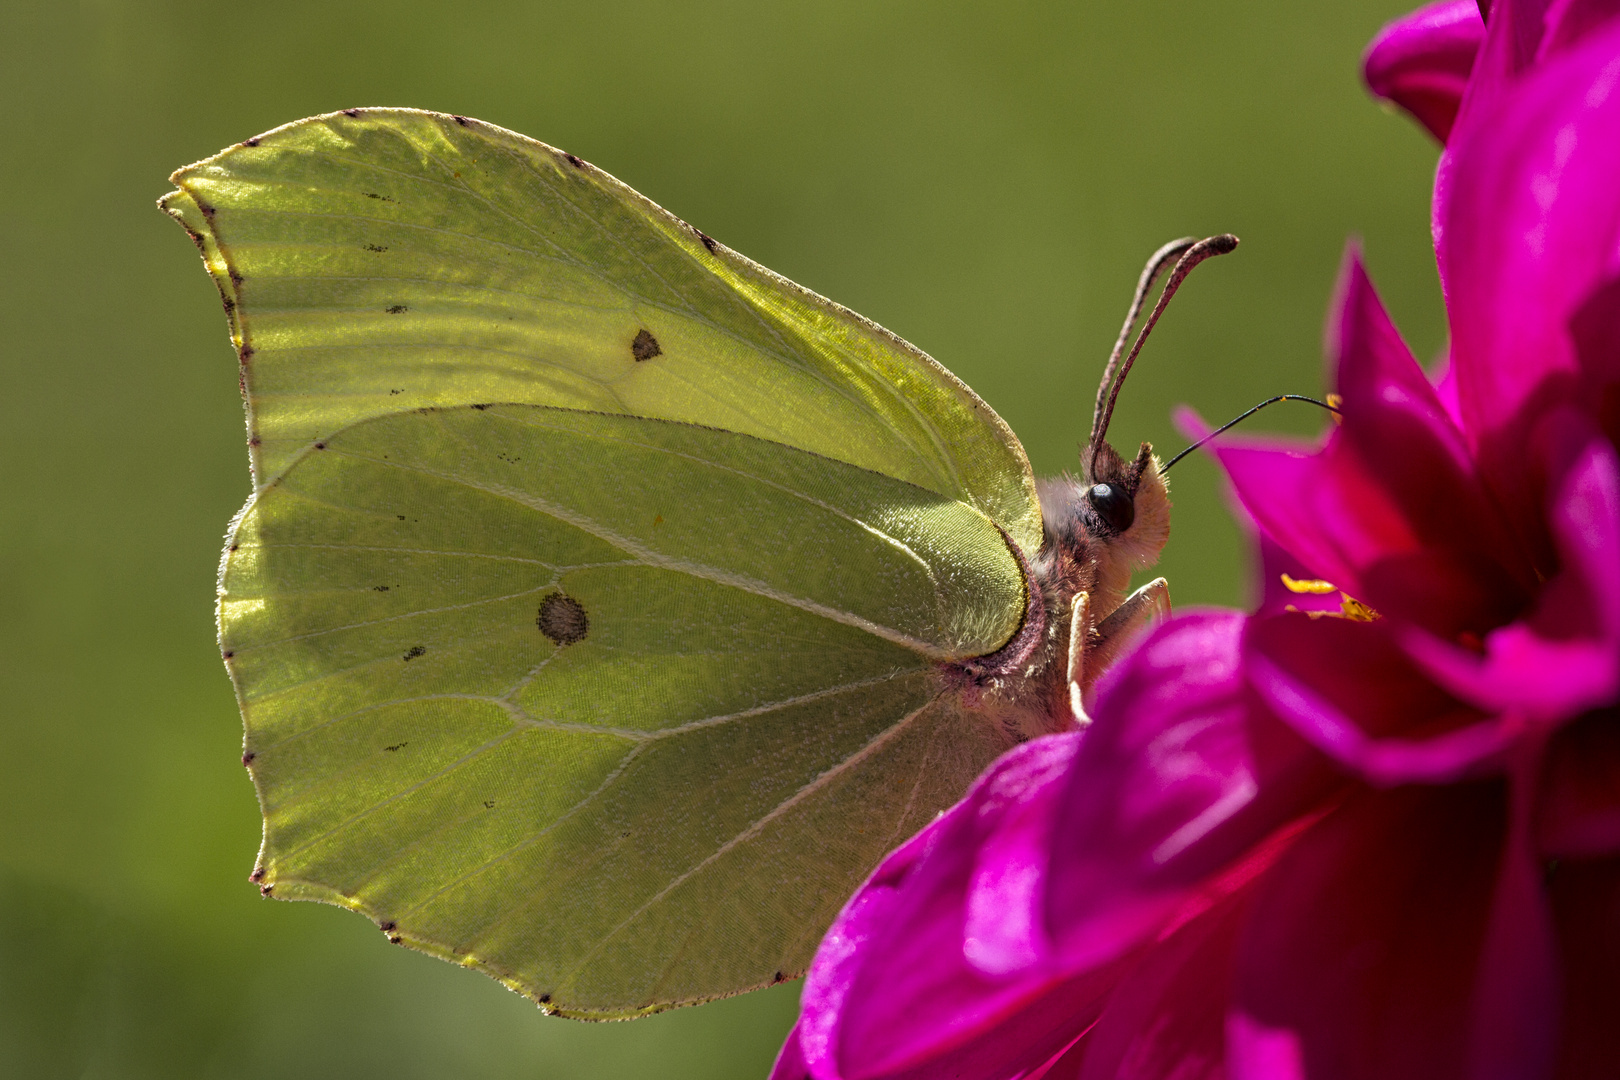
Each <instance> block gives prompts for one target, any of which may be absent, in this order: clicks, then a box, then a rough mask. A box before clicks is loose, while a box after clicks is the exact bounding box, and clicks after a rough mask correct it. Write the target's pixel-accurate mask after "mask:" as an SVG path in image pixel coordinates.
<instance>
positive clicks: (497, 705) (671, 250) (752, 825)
mask: <svg viewBox="0 0 1620 1080" xmlns="http://www.w3.org/2000/svg"><path fill="white" fill-rule="evenodd" d="M174 180H175V182H176V184H178V185H179V190H177V191H176V192H173V193H171V194H170V195H169V196H168V197H166V198H165V199H164V200H163V206H164V208H165V209H166V210H167V211H168V212H169V213H171V214H172V215H174V216H175V217H176V218H177V219H179V220H180V222H181V223H182V224H183V225H184V226H185V227H186V228H187V230H188V231H189V232H190V233H191V234H192V236H193V239H194V240H196V242H197V243H198V245H199V247H200V248H201V249H202V251H203V255H204V259H205V262H206V264H207V266H208V268H209V270H210V272H211V273H212V274H213V276H214V279H215V281H216V283H217V284H218V285H219V288H220V290H221V294H222V296H223V297H224V301H225V306H226V311H227V315H228V317H229V319H230V323H231V329H232V335H233V338H234V340H235V342H236V344H237V347H238V350H239V353H240V356H241V360H242V373H241V377H242V385H243V390H244V394H245V396H246V398H247V404H248V424H249V432H250V435H251V439H250V445H251V447H252V460H253V465H254V479H255V484H256V487H257V488H258V494H257V495H256V497H255V499H254V501H253V502H252V503H250V505H249V507H248V508H247V509H246V510H245V511H244V513H243V516H242V517H241V519H240V520H239V522H238V525H237V527H236V529H235V530H234V532H233V539H232V544H231V550H230V551H229V552H228V553H227V557H226V561H225V564H224V568H223V572H222V582H221V586H222V588H221V592H222V596H221V605H220V627H221V638H222V643H223V647H224V649H225V651H226V654H227V660H228V662H229V664H230V666H231V670H232V675H233V678H234V679H235V681H236V684H237V689H238V695H239V698H240V700H241V702H242V708H243V714H244V718H245V720H246V725H247V751H248V754H249V755H250V756H251V761H252V768H253V771H254V778H255V782H256V783H257V785H258V787H259V791H260V796H261V799H262V801H263V804H264V810H265V822H266V825H265V844H264V849H263V852H262V854H261V863H260V867H259V869H258V871H256V876H257V877H258V878H259V879H260V880H261V882H262V884H263V885H264V886H265V887H266V888H267V889H269V890H270V891H272V892H273V894H274V895H280V896H304V897H309V898H317V899H323V900H328V901H332V902H336V903H341V904H344V905H346V906H350V907H353V908H355V909H358V910H361V911H363V912H365V913H367V914H369V915H370V916H372V917H373V918H374V919H376V920H377V921H378V922H379V924H381V925H383V926H384V928H385V929H387V930H388V931H389V933H390V934H391V935H393V936H395V937H398V938H400V939H401V940H403V941H404V942H406V943H408V944H412V945H415V946H417V947H419V948H423V949H426V950H428V951H431V952H436V953H439V954H441V955H444V956H446V957H449V958H452V959H457V960H459V961H461V962H463V963H467V964H469V965H472V966H477V967H480V968H482V969H484V970H486V971H488V972H490V973H491V974H494V975H496V976H497V977H499V978H502V979H503V980H504V981H506V982H507V983H508V984H509V985H511V986H513V987H514V988H516V989H519V990H521V991H522V992H524V993H526V994H529V995H530V996H532V997H535V998H536V999H539V1000H541V1001H542V1002H543V1003H545V1004H547V1005H548V1007H552V1008H554V1009H556V1010H558V1011H562V1012H569V1013H572V1014H575V1015H586V1016H601V1017H612V1016H625V1015H633V1014H635V1013H637V1012H642V1011H647V1010H650V1009H654V1008H658V1007H662V1006H665V1005H668V1004H676V1003H681V1002H687V1001H697V1000H703V999H706V998H710V997H714V996H718V995H721V994H726V993H734V992H737V991H739V990H744V989H748V988H751V987H753V986H758V985H763V984H765V983H768V982H770V981H772V980H773V979H776V978H779V977H784V976H792V975H796V974H798V973H800V972H801V971H802V970H803V968H804V966H805V965H806V963H807V962H808V959H809V957H810V955H811V953H812V951H813V949H814V946H815V944H816V941H817V939H818V938H819V936H820V934H821V932H822V930H823V929H824V928H825V926H826V924H827V923H828V921H830V919H831V917H832V916H833V914H834V913H835V912H836V910H837V907H838V906H839V904H841V903H842V901H843V899H844V898H845V897H846V896H847V895H848V893H849V891H850V890H851V888H853V886H854V885H855V884H856V883H857V882H858V881H859V880H860V878H861V877H862V876H863V875H864V874H865V873H866V872H867V871H868V870H869V868H870V867H871V866H872V865H873V864H874V863H875V861H876V860H877V859H878V858H879V857H880V856H881V854H882V853H883V852H884V851H885V850H887V848H889V847H891V846H892V845H893V844H894V843H895V842H897V841H898V840H899V839H901V838H903V837H904V836H906V835H908V834H909V833H911V832H913V831H914V830H915V829H916V828H917V827H918V826H919V825H921V824H922V823H924V822H926V821H927V820H928V819H929V817H930V816H931V815H932V814H933V813H934V812H936V811H937V810H938V809H940V808H942V807H943V806H945V805H947V804H948V803H949V802H950V801H951V800H952V799H953V798H954V797H955V796H956V795H957V794H959V793H960V791H961V790H962V788H963V787H965V785H966V783H967V782H968V781H969V780H970V779H971V778H972V776H974V775H975V774H976V773H977V771H978V770H979V769H980V768H981V767H982V766H983V765H984V764H985V762H986V761H988V760H989V757H990V755H991V754H993V753H994V752H995V750H996V749H997V748H998V746H999V744H998V742H997V740H996V739H995V738H993V737H992V735H991V733H990V732H989V731H988V730H987V729H986V727H985V725H984V724H983V723H982V722H981V721H980V720H978V719H976V718H974V717H972V716H969V715H966V714H964V712H963V711H962V710H961V708H960V707H959V706H958V703H957V699H956V696H955V695H954V694H953V693H951V692H949V691H947V690H945V689H944V688H943V686H942V682H941V679H940V676H939V675H938V674H937V669H936V667H935V665H936V664H937V663H939V662H940V661H952V660H962V659H967V658H970V657H974V656H979V655H984V654H986V653H990V652H993V651H995V650H996V649H998V648H1000V647H1001V646H1002V645H1003V644H1005V643H1006V642H1007V641H1008V640H1009V639H1010V638H1011V637H1012V636H1013V634H1014V633H1015V632H1016V631H1017V630H1018V629H1019V627H1020V625H1021V621H1022V619H1023V617H1024V613H1025V609H1026V604H1027V603H1028V601H1029V596H1028V594H1027V591H1026V588H1025V584H1024V577H1023V574H1022V572H1021V571H1020V568H1019V564H1018V554H1017V551H1016V550H1015V548H1022V549H1023V550H1025V551H1033V550H1034V549H1035V547H1036V546H1037V545H1038V543H1039V539H1040V513H1039V508H1038V504H1037V502H1036V500H1035V496H1034V489H1033V483H1032V481H1031V478H1030V473H1029V468H1028V463H1027V461H1026V460H1025V458H1024V454H1023V451H1022V449H1021V448H1020V447H1019V445H1018V443H1017V441H1016V439H1014V438H1013V436H1012V434H1011V433H1010V432H1009V431H1008V430H1007V429H1006V427H1005V425H1003V424H1002V423H1001V421H1000V420H999V419H998V418H997V417H996V416H995V415H994V413H993V412H991V411H990V409H989V408H988V407H987V406H986V405H984V403H983V402H981V401H980V400H979V399H978V398H977V397H975V396H974V395H973V393H972V392H971V391H970V390H968V389H967V387H965V386H964V385H962V384H961V383H960V382H959V381H957V380H956V379H955V378H954V377H953V376H951V375H950V374H949V373H948V372H946V371H945V370H944V369H943V368H941V367H939V365H937V364H935V363H934V362H933V361H932V360H930V359H928V358H927V357H926V356H923V355H922V354H921V353H919V352H917V351H916V350H915V349H913V348H911V347H910V346H909V345H906V344H905V343H904V342H901V341H900V340H899V339H897V338H895V337H893V336H892V335H890V334H888V333H887V332H886V331H883V330H882V329H880V328H878V327H876V326H874V325H873V324H871V323H869V322H867V321H865V320H864V319H861V318H860V317H859V316H856V315H854V314H852V313H850V312H848V311H846V310H845V309H843V308H840V307H838V306H837V305H834V304H832V303H830V302H828V301H826V300H823V299H822V298H820V297H817V296H815V295H813V294H810V293H808V292H806V291H804V290H802V289H800V288H798V287H797V286H795V285H793V284H792V283H790V282H787V281H785V280H783V279H782V278H780V277H777V276H776V275H774V274H772V273H770V272H769V271H767V270H765V269H763V268H761V267H759V266H757V265H755V264H754V263H751V262H749V261H748V260H746V259H743V258H742V257H740V256H738V255H736V254H735V253H734V252H731V251H729V250H728V249H726V248H724V247H722V246H720V245H718V244H715V243H714V242H713V241H711V240H709V239H708V238H707V237H704V236H702V235H701V234H700V233H697V232H696V231H695V230H693V229H691V228H690V227H689V226H686V225H684V224H683V223H681V222H679V221H678V220H676V219H675V218H673V217H671V216H670V215H669V214H667V213H665V212H664V211H662V210H660V209H659V208H658V207H656V206H654V205H653V204H651V203H650V202H648V201H647V200H645V199H643V198H642V197H641V196H639V195H637V194H636V193H635V192H633V191H630V190H629V189H628V188H626V187H624V186H623V185H622V184H619V183H618V182H617V181H615V180H613V179H612V178H611V177H608V176H606V175H605V174H603V173H601V172H600V171H598V170H595V169H593V168H591V167H590V166H588V165H585V164H584V163H583V162H579V161H578V160H577V159H574V158H571V157H569V156H568V155H565V154H562V153H560V152H558V151H555V150H552V149H550V148H549V147H545V146H543V145H541V144H539V143H536V142H533V141H532V140H529V139H526V138H523V137H522V136H518V135H515V134H512V133H510V132H505V131H502V130H500V129H497V128H492V127H490V126H488V125H484V124H480V123H478V122H476V121H469V120H465V119H462V118H456V117H448V116H439V115H434V114H429V113H421V112H415V111H408V110H364V111H359V110H357V111H355V112H354V114H353V115H350V114H337V115H333V116H328V117H320V118H316V119H313V120H307V121H301V122H299V123H296V124H292V125H289V126H287V127H284V128H280V129H277V130H276V131H274V132H271V133H269V134H267V135H264V136H261V137H259V138H258V139H253V140H249V141H248V143H247V144H242V145H240V146H237V147H233V148H232V149H230V150H228V151H226V152H224V153H222V154H220V155H218V156H216V157H214V158H211V159H209V160H208V161H205V162H201V163H199V164H198V165H195V166H191V167H189V168H187V169H183V170H181V171H180V172H178V173H176V174H175V177H174ZM490 403H519V404H520V405H523V406H529V407H530V408H527V409H524V408H519V407H517V406H513V405H497V406H496V407H494V408H487V407H485V408H478V407H468V406H487V405H489V404H490ZM457 406H459V407H457ZM533 406H547V407H548V408H533ZM424 409H425V411H422V410H424ZM585 410H589V411H588V412H587V411H585ZM700 425H701V426H700ZM766 440H768V441H766ZM410 463H414V464H410ZM548 604H550V605H551V607H550V608H549V610H550V616H549V622H548V616H547V614H546V612H547V611H548V607H547V605H548ZM576 630H577V631H580V632H581V633H582V636H580V637H579V638H578V640H575V639H574V638H575V632H576ZM559 642H560V644H559Z"/></svg>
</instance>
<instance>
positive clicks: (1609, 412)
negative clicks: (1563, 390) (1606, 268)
mask: <svg viewBox="0 0 1620 1080" xmlns="http://www.w3.org/2000/svg"><path fill="white" fill-rule="evenodd" d="M1569 332H1570V334H1571V336H1572V337H1573V338H1574V339H1575V353H1576V356H1577V357H1578V359H1579V363H1580V365H1581V375H1582V378H1581V384H1582V385H1581V396H1582V399H1583V400H1584V401H1586V402H1588V403H1591V404H1593V405H1595V408H1594V409H1593V410H1592V412H1593V415H1594V416H1595V417H1596V418H1597V424H1598V427H1599V428H1600V429H1601V430H1602V431H1603V433H1604V435H1605V436H1606V437H1607V438H1608V440H1609V441H1610V442H1611V443H1620V277H1616V278H1611V279H1610V280H1609V281H1607V282H1605V283H1604V284H1603V285H1602V286H1601V287H1600V288H1598V289H1597V291H1595V292H1593V293H1592V295H1590V296H1588V297H1587V298H1586V299H1585V300H1584V301H1583V302H1582V303H1581V306H1580V309H1579V310H1577V311H1576V312H1575V314H1574V316H1573V317H1572V318H1571V319H1570V321H1569Z"/></svg>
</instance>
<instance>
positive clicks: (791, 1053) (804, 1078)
mask: <svg viewBox="0 0 1620 1080" xmlns="http://www.w3.org/2000/svg"><path fill="white" fill-rule="evenodd" d="M770 1080H810V1069H809V1068H808V1067H807V1066H806V1065H805V1063H804V1050H803V1048H801V1047H800V1046H799V1025H798V1024H794V1025H793V1030H792V1031H790V1032H788V1034H787V1038H786V1039H783V1040H782V1049H781V1050H780V1051H778V1052H777V1055H776V1064H775V1065H773V1066H772V1067H771V1075H770Z"/></svg>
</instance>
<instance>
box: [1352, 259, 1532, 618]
mask: <svg viewBox="0 0 1620 1080" xmlns="http://www.w3.org/2000/svg"><path fill="white" fill-rule="evenodd" d="M1338 293H1339V302H1338V303H1337V304H1336V305H1335V308H1334V315H1333V317H1332V320H1331V323H1330V329H1329V334H1328V342H1329V347H1330V352H1331V354H1332V359H1333V362H1334V368H1335V369H1336V371H1337V373H1338V378H1337V382H1338V388H1339V392H1340V394H1341V395H1342V396H1343V398H1344V402H1343V409H1344V422H1343V426H1342V430H1343V433H1344V436H1345V438H1346V439H1347V440H1348V442H1349V443H1350V445H1351V446H1353V447H1354V450H1355V455H1356V458H1357V460H1358V462H1359V464H1360V465H1361V466H1362V468H1363V469H1364V470H1365V471H1366V472H1367V473H1368V474H1369V475H1371V476H1373V477H1376V478H1377V479H1378V482H1379V484H1380V486H1381V487H1382V489H1383V491H1384V493H1385V495H1386V496H1387V498H1388V501H1389V502H1390V503H1391V504H1392V505H1394V506H1395V507H1397V508H1398V510H1399V513H1400V514H1401V516H1402V517H1403V518H1404V519H1405V520H1406V521H1407V522H1408V523H1409V524H1410V527H1411V529H1412V531H1413V533H1414V534H1415V535H1416V536H1417V538H1418V540H1419V542H1420V543H1421V545H1422V550H1421V552H1418V553H1415V554H1407V553H1401V552H1392V553H1391V554H1390V555H1389V556H1387V557H1386V558H1385V559H1384V560H1383V561H1382V562H1381V563H1378V564H1374V565H1364V566H1363V567H1361V568H1360V569H1361V573H1362V578H1363V581H1364V582H1365V589H1366V591H1365V592H1364V593H1359V594H1357V595H1358V597H1359V598H1360V599H1363V600H1367V601H1368V602H1370V603H1372V604H1373V605H1374V606H1375V607H1377V608H1378V609H1379V610H1380V611H1384V612H1385V613H1386V614H1401V615H1404V616H1405V617H1407V618H1410V619H1412V620H1413V621H1415V622H1418V623H1420V624H1422V625H1426V626H1430V627H1431V628H1436V629H1437V630H1439V632H1443V633H1447V634H1455V633H1457V632H1459V631H1461V630H1463V629H1468V630H1474V631H1483V630H1485V629H1487V628H1489V627H1490V626H1494V625H1496V624H1498V623H1500V622H1503V621H1505V620H1506V619H1508V618H1511V617H1512V616H1513V615H1514V614H1516V613H1517V611H1518V609H1519V608H1520V607H1522V606H1523V604H1524V602H1525V600H1526V599H1527V598H1528V595H1529V592H1530V590H1531V589H1533V587H1534V585H1535V581H1534V579H1533V577H1531V576H1530V575H1529V573H1528V567H1525V566H1524V564H1523V557H1522V555H1521V554H1520V552H1519V551H1518V549H1517V548H1516V546H1515V544H1514V541H1513V538H1512V535H1511V532H1510V530H1509V529H1508V527H1507V525H1506V523H1505V522H1504V521H1503V520H1502V519H1501V516H1500V514H1499V513H1498V512H1497V510H1496V507H1495V506H1494V504H1493V503H1492V501H1491V500H1490V498H1489V497H1488V496H1487V494H1486V492H1485V489H1484V485H1483V484H1482V483H1481V481H1480V478H1479V475H1478V473H1477V472H1476V470H1475V465H1474V461H1473V457H1472V455H1471V454H1470V452H1469V449H1468V445H1467V442H1466V440H1465V438H1464V436H1463V433H1462V432H1461V431H1460V430H1459V429H1458V428H1457V427H1456V425H1455V424H1454V423H1453V421H1452V419H1451V416H1450V414H1449V413H1448V411H1447V410H1446V407H1445V405H1444V404H1443V403H1442V402H1441V400H1440V396H1439V394H1438V393H1437V392H1436V390H1435V388H1434V386H1433V385H1432V384H1431V383H1430V382H1429V379H1428V376H1427V375H1426V374H1425V373H1424V371H1423V369H1422V368H1421V367H1419V366H1418V363H1417V361H1416V359H1414V358H1413V356H1412V354H1411V352H1410V350H1408V349H1407V347H1406V343H1405V342H1403V341H1402V340H1401V337H1400V334H1399V332H1398V331H1397V330H1396V329H1395V325H1394V323H1392V322H1391V321H1390V318H1389V315H1388V314H1387V313H1386V312H1385V310H1384V306H1383V303H1382V302H1381V301H1380V300H1379V299H1378V294H1377V292H1376V291H1375V290H1374V289H1373V286H1372V282H1371V281H1369V280H1368V278H1367V273H1366V271H1365V269H1363V267H1362V264H1361V256H1360V252H1359V251H1358V250H1357V249H1356V247H1355V246H1354V245H1351V246H1350V247H1349V248H1348V250H1347V251H1346V252H1345V259H1344V267H1343V270H1342V271H1341V273H1340V281H1339V289H1338ZM1514 571H1518V572H1519V573H1520V574H1522V575H1523V576H1522V580H1515V575H1514ZM1442 627H1443V628H1444V629H1439V628H1442Z"/></svg>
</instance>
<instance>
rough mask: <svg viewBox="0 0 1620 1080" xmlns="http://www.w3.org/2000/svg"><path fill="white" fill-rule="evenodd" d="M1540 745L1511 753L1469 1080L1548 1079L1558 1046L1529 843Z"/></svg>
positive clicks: (1548, 945)
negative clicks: (1504, 830)
mask: <svg viewBox="0 0 1620 1080" xmlns="http://www.w3.org/2000/svg"><path fill="white" fill-rule="evenodd" d="M1540 756H1541V755H1540V748H1539V747H1538V746H1536V745H1534V744H1533V742H1532V741H1531V740H1526V741H1525V742H1524V743H1521V744H1520V745H1519V746H1518V747H1516V748H1515V752H1514V755H1513V757H1514V761H1513V771H1512V774H1511V776H1510V780H1511V798H1510V800H1509V811H1508V833H1507V841H1506V843H1504V844H1503V845H1502V855H1501V865H1500V867H1499V869H1498V871H1497V875H1496V889H1495V893H1494V895H1493V896H1492V898H1491V915H1490V923H1489V925H1488V926H1487V928H1486V931H1485V942H1484V946H1483V948H1482V949H1481V954H1480V961H1479V974H1478V976H1477V977H1476V981H1475V984H1474V999H1473V1020H1472V1032H1471V1034H1470V1037H1469V1046H1468V1063H1469V1070H1468V1072H1469V1076H1470V1078H1471V1080H1533V1078H1536V1077H1546V1076H1550V1075H1551V1074H1552V1066H1553V1058H1554V1056H1555V1054H1556V1052H1557V1048H1558V1014H1559V1003H1558V997H1559V990H1560V989H1561V987H1560V986H1559V982H1560V979H1559V971H1558V958H1557V948H1556V945H1555V943H1554V941H1553V927H1552V917H1551V912H1550V911H1549V910H1548V908H1547V902H1546V897H1545V895H1544V892H1543V889H1542V867H1541V863H1540V860H1539V859H1538V858H1537V857H1536V853H1535V851H1534V850H1533V848H1532V845H1531V843H1530V806H1531V803H1532V802H1533V800H1534V792H1533V790H1532V788H1533V787H1534V783H1535V776H1536V774H1537V772H1539V765H1540Z"/></svg>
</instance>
